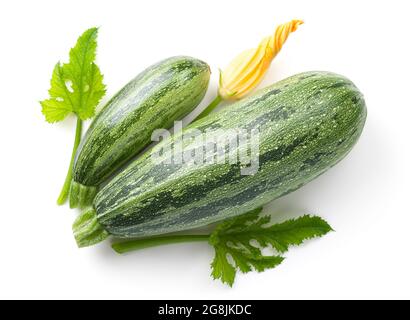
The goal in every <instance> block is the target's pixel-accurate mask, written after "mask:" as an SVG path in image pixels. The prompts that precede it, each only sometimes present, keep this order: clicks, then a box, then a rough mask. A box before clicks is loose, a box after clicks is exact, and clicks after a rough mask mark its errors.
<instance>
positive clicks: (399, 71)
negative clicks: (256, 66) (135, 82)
mask: <svg viewBox="0 0 410 320" xmlns="http://www.w3.org/2000/svg"><path fill="white" fill-rule="evenodd" d="M407 4H408V1H392V0H390V1H357V0H355V1H347V0H345V1H337V2H334V1H272V0H268V1H257V0H252V1H249V0H248V1H239V0H235V1H218V2H212V1H209V0H208V1H192V0H190V1H189V0H187V1H177V0H174V1H162V2H159V1H135V0H133V1H101V0H99V1H84V0H82V1H73V0H70V1H40V0H38V1H7V2H6V1H2V2H1V4H0V41H1V42H0V46H1V47H0V88H1V89H0V90H1V100H0V104H1V106H0V108H1V120H2V121H1V127H0V130H1V132H0V136H1V144H2V146H1V147H2V148H1V150H2V151H1V157H0V164H1V166H0V168H1V169H2V175H1V184H0V189H1V190H0V194H1V209H0V212H1V213H0V228H1V230H0V298H134V299H151V298H158V299H159V298H162V299H168V298H175V299H179V298H193V299H197V298H212V299H222V298H223V299H236V298H249V299H256V298H260V299H285V298H313V299H315V298H325V299H326V298H410V292H409V288H410V275H409V270H410V241H409V234H410V231H409V229H410V210H409V206H410V205H409V198H410V193H409V181H410V175H409V165H410V161H409V160H410V153H409V138H410V135H409V131H410V130H409V126H410V125H409V119H410V103H409V100H410V99H409V91H410V81H409V74H410V68H409V66H410V63H409V60H410V47H409V44H410V37H409V33H410V26H409V24H408V22H407V19H408V13H409V8H408V7H407ZM293 18H299V19H304V20H305V22H306V23H305V24H304V25H303V26H301V27H300V29H299V30H298V31H297V32H296V33H294V34H292V35H291V37H290V38H289V40H288V42H287V43H286V45H285V46H284V49H283V50H282V52H281V53H280V55H279V56H278V57H277V58H276V59H275V61H274V63H273V64H272V67H271V69H270V71H269V74H268V76H267V77H266V79H265V81H264V82H263V83H262V84H261V87H263V86H266V85H268V84H270V83H272V82H274V81H277V80H279V79H282V78H285V77H287V76H290V75H292V74H294V73H297V72H302V71H308V70H329V71H334V72H338V73H341V74H343V75H346V76H348V77H349V78H351V79H352V80H353V81H354V82H355V83H356V84H357V85H358V87H359V88H360V89H361V90H362V92H363V93H364V95H365V98H366V101H367V105H368V113H369V116H368V120H367V124H366V127H365V130H364V132H363V136H362V137H361V140H360V141H359V143H358V144H357V145H356V147H355V149H354V150H353V151H352V152H351V154H350V155H349V156H348V157H347V158H346V159H345V160H344V161H343V162H341V163H340V164H339V165H338V166H337V167H335V168H333V169H332V170H331V171H329V172H328V173H327V174H325V175H323V176H321V177H320V178H319V179H317V180H315V181H314V182H313V183H311V184H309V185H308V186H306V187H304V188H302V189H301V190H299V191H297V192H295V193H293V194H291V195H289V196H287V197H285V198H282V199H280V200H279V201H276V202H275V203H273V204H271V205H269V206H268V207H267V208H266V211H267V212H272V213H276V215H275V220H276V221H282V220H283V219H287V218H289V217H293V216H296V215H299V214H301V213H315V214H318V215H320V216H322V217H324V218H325V219H326V220H327V221H329V222H330V223H331V225H332V226H333V227H334V229H335V230H336V232H335V233H332V234H329V235H328V236H326V237H324V238H322V239H319V240H314V241H310V242H308V243H307V244H306V245H304V246H302V247H300V248H293V249H292V250H290V251H289V253H288V254H287V255H286V256H287V259H286V261H285V262H284V263H283V264H282V265H281V266H280V267H278V268H277V269H275V270H269V271H266V272H264V273H262V274H257V273H251V274H248V275H239V276H238V277H237V281H236V283H235V285H234V287H233V288H232V289H231V288H228V287H225V286H224V285H222V284H220V283H219V282H216V281H213V280H211V278H210V275H209V274H210V268H209V263H210V261H211V259H212V256H213V251H212V249H211V248H210V247H209V246H208V245H207V244H205V243H204V244H186V245H174V246H167V247H162V248H156V249H149V250H145V251H140V252H136V253H132V254H129V255H126V256H119V255H116V254H115V253H113V252H112V251H111V249H110V246H109V241H107V242H105V243H103V244H101V245H99V246H96V247H92V248H88V249H82V250H79V249H77V248H76V245H75V242H74V240H73V237H72V233H71V223H72V221H73V219H74V218H75V217H76V215H77V214H78V212H76V211H72V210H69V209H68V207H66V206H64V207H58V206H57V205H56V204H55V200H56V198H57V195H58V192H59V189H60V187H61V184H62V182H63V180H64V177H65V173H66V169H67V165H68V160H69V156H70V153H71V148H72V142H73V138H74V124H75V123H74V118H69V119H67V120H65V121H64V122H63V123H59V124H55V125H50V124H48V123H46V122H45V120H44V118H43V116H42V114H41V112H40V105H39V103H38V101H39V100H42V99H45V98H46V97H47V90H48V88H49V79H50V76H51V71H52V68H53V66H54V64H55V63H56V62H57V61H58V60H63V61H65V60H66V59H67V54H68V50H69V48H70V47H71V46H72V45H73V44H74V43H75V41H76V39H77V37H78V36H79V35H80V34H81V33H82V32H83V31H84V30H85V29H87V28H89V27H92V26H100V27H101V29H100V33H99V39H98V43H99V47H98V64H99V66H100V67H101V70H102V72H103V73H104V75H105V79H104V80H105V83H106V84H107V86H108V94H107V98H106V99H108V97H109V96H111V95H112V94H114V93H115V92H116V91H117V90H118V89H120V88H121V87H122V86H123V85H124V84H125V83H126V82H128V81H129V80H130V79H131V78H133V77H134V76H135V75H136V74H137V73H138V72H140V71H142V70H143V69H144V68H145V67H147V66H148V65H150V64H152V63H154V62H156V61H158V60H160V59H163V58H166V57H169V56H172V55H180V54H185V55H191V56H194V57H197V58H200V59H203V60H205V61H207V62H208V63H209V64H210V65H211V66H212V70H213V76H212V84H211V85H210V88H209V91H208V94H207V96H206V98H205V100H204V101H203V103H202V104H201V106H200V107H199V109H200V108H203V107H204V106H205V105H206V104H207V103H209V101H210V100H211V99H212V98H213V97H214V95H215V92H216V82H217V76H218V72H217V68H218V67H222V68H223V67H224V66H226V64H227V63H228V62H229V61H230V60H231V59H232V58H233V57H234V56H236V55H237V54H238V53H240V52H241V51H242V50H244V49H247V48H251V47H254V46H256V45H257V44H258V43H259V41H260V40H261V39H262V37H264V36H266V35H269V34H270V33H272V32H273V31H274V28H275V26H276V25H277V24H279V23H283V22H286V21H288V20H291V19H293ZM106 99H105V101H106ZM199 109H198V110H199ZM198 110H197V112H198Z"/></svg>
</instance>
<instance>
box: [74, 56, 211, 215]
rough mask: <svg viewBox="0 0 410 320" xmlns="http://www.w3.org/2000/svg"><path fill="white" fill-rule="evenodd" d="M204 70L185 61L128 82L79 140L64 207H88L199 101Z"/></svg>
mask: <svg viewBox="0 0 410 320" xmlns="http://www.w3.org/2000/svg"><path fill="white" fill-rule="evenodd" d="M209 78H210V69H209V67H208V65H207V64H206V63H205V62H202V61H200V60H197V59H194V58H190V57H183V56H180V57H173V58H169V59H166V60H164V61H161V62H159V63H157V64H155V65H153V66H151V67H149V68H148V69H146V70H145V71H143V72H142V73H140V74H139V75H138V76H137V77H136V78H134V79H133V80H132V81H131V82H129V83H128V84H127V85H126V86H125V87H124V88H123V89H121V90H120V91H119V92H118V93H117V94H116V95H115V96H114V97H113V98H112V99H111V100H110V101H109V102H108V103H107V104H106V105H105V107H104V108H103V109H102V110H101V112H99V113H98V115H97V116H96V118H95V119H94V120H93V122H92V123H91V125H90V128H89V129H88V131H87V133H86V135H85V138H84V139H83V141H82V143H81V145H80V147H79V149H78V152H77V155H76V160H75V164H74V168H73V181H72V184H71V190H70V206H71V207H77V206H79V207H84V206H87V205H90V204H91V203H92V200H93V198H94V196H95V194H96V192H97V189H98V187H99V186H100V185H101V184H102V183H103V182H105V181H106V180H107V179H108V178H109V177H110V176H111V175H112V174H113V173H114V172H115V171H116V170H118V169H119V168H120V167H121V166H122V165H124V163H126V162H127V161H128V160H130V158H132V157H134V156H135V155H136V154H137V153H138V152H140V151H141V150H142V149H143V148H145V147H146V146H147V145H148V144H149V143H150V142H151V134H152V132H153V131H154V130H155V129H157V128H169V127H171V126H172V125H173V122H174V121H175V120H178V119H181V118H183V117H184V116H185V115H187V114H188V113H189V112H191V111H192V110H193V109H194V108H195V107H196V106H197V105H198V104H199V103H200V102H201V100H202V98H203V97H204V95H205V92H206V90H207V88H208V83H209Z"/></svg>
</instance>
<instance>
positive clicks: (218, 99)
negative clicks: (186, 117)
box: [194, 94, 222, 121]
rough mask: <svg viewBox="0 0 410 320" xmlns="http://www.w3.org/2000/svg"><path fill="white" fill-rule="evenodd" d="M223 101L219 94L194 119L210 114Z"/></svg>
mask: <svg viewBox="0 0 410 320" xmlns="http://www.w3.org/2000/svg"><path fill="white" fill-rule="evenodd" d="M221 101H222V97H221V96H220V95H219V94H218V95H217V96H216V97H215V99H214V100H212V102H211V103H210V104H209V105H208V106H207V107H206V108H205V109H204V110H203V111H202V112H201V113H200V114H199V115H198V116H197V117H196V118H195V120H194V121H197V120H199V119H202V118H204V117H206V116H207V115H208V114H210V113H211V112H212V111H213V110H214V109H215V108H216V107H217V106H218V105H219V104H220V103H221Z"/></svg>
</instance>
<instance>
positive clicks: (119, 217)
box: [73, 72, 367, 246]
mask: <svg viewBox="0 0 410 320" xmlns="http://www.w3.org/2000/svg"><path fill="white" fill-rule="evenodd" d="M366 114H367V111H366V105H365V102H364V99H363V96H362V94H361V93H360V91H359V90H358V89H357V88H356V86H355V85H354V84H353V83H352V82H351V81H349V80H348V79H346V78H345V77H342V76H339V75H336V74H333V73H328V72H307V73H302V74H298V75H295V76H292V77H290V78H288V79H285V80H283V81H280V82H278V83H276V84H274V85H272V86H270V87H268V88H266V89H264V90H261V91H259V92H258V93H256V94H255V95H254V96H251V97H249V98H247V99H244V100H242V101H239V102H236V103H234V104H232V105H230V106H228V107H227V108H225V109H223V110H222V111H220V112H218V113H214V114H211V115H209V116H208V117H205V118H203V119H201V120H199V121H197V122H194V123H193V124H191V125H190V126H188V127H187V128H186V129H185V130H184V131H183V134H189V133H190V132H192V131H193V130H200V131H201V132H204V131H205V130H207V129H211V130H214V131H215V130H217V129H220V128H223V129H229V128H243V129H248V130H249V129H259V132H260V138H259V141H260V145H259V150H260V154H259V166H260V167H259V170H258V171H257V172H256V173H255V174H253V175H241V165H240V164H230V163H223V164H214V165H206V164H204V165H196V166H187V165H176V164H165V163H158V162H153V161H152V159H151V158H152V153H146V154H144V155H143V156H142V157H141V158H139V159H137V160H136V161H135V162H133V163H132V164H131V165H130V166H128V167H127V168H126V169H125V170H124V171H123V172H122V173H120V174H119V175H118V176H116V177H115V178H114V179H113V180H112V181H110V182H109V183H108V184H107V185H106V186H105V187H104V188H103V189H101V190H100V191H99V192H98V193H97V195H96V198H95V200H94V206H93V208H91V209H89V210H87V211H86V212H85V213H84V214H83V215H82V216H80V217H79V219H78V220H77V221H76V223H75V224H74V228H73V229H74V235H75V237H76V240H77V243H78V245H79V246H87V245H91V244H93V243H95V242H98V241H100V240H101V239H103V238H105V237H106V236H108V235H114V236H116V237H121V238H129V237H142V236H152V235H158V234H164V233H169V232H175V231H181V230H186V229H191V228H196V227H200V226H204V225H207V224H210V223H213V222H216V221H219V220H222V219H226V218H230V217H233V216H237V215H240V214H244V213H246V212H248V211H251V210H254V209H256V208H258V207H261V206H263V205H265V204H266V203H268V202H270V201H272V200H274V199H276V198H279V197H281V196H283V195H286V194H288V193H290V192H292V191H294V190H296V189H298V188H300V187H302V186H303V185H305V184H306V183H308V182H309V181H311V180H312V179H314V178H316V177H317V176H319V175H320V174H322V173H324V172H325V171H326V170H328V169H329V168H330V167H332V166H333V165H335V164H336V163H338V162H339V161H340V160H341V159H342V158H344V157H345V156H346V155H347V154H348V152H349V151H350V150H351V149H352V148H353V146H354V144H355V143H356V141H357V140H358V138H359V136H360V134H361V132H362V129H363V127H364V123H365V120H366ZM177 138H178V135H177V134H176V135H174V136H172V137H171V138H169V139H166V140H164V141H162V142H161V143H160V144H158V146H157V147H158V148H159V147H162V148H164V147H170V146H172V145H173V144H174V143H175V142H176V141H177ZM164 149H165V148H164Z"/></svg>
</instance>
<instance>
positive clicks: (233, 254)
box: [209, 208, 332, 286]
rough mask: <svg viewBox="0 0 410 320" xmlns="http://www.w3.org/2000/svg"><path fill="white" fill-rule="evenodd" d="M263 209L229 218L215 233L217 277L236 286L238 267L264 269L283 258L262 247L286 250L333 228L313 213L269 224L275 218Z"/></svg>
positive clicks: (210, 240)
mask: <svg viewBox="0 0 410 320" xmlns="http://www.w3.org/2000/svg"><path fill="white" fill-rule="evenodd" d="M261 211H262V209H261V208H260V209H257V210H254V211H252V212H249V213H248V214H245V215H243V216H239V217H237V218H233V219H230V220H227V221H225V222H223V223H221V224H220V225H219V226H218V227H217V228H216V229H215V231H214V232H213V233H212V234H211V236H210V238H209V243H210V244H211V245H212V246H213V247H214V249H215V257H214V260H213V262H212V264H211V267H212V276H213V278H214V279H220V280H221V281H222V282H223V283H226V284H228V285H230V286H232V285H233V283H234V281H235V275H236V271H237V270H239V271H241V272H242V273H247V272H250V271H252V269H253V270H256V271H258V272H262V271H264V270H266V269H270V268H275V267H276V266H278V265H279V264H281V263H282V262H283V260H284V258H283V257H282V256H280V255H271V256H266V255H263V254H262V250H261V249H262V248H267V247H270V246H271V247H272V248H274V249H276V250H277V251H278V252H279V253H284V252H286V251H288V249H289V246H291V245H300V244H302V243H303V242H304V241H305V240H307V239H311V238H315V237H320V236H323V235H325V234H327V233H328V232H330V231H332V228H331V227H330V226H329V224H328V223H327V222H325V221H324V220H323V219H321V218H319V217H315V216H309V215H305V216H303V217H300V218H298V219H291V220H288V221H286V222H283V223H280V224H276V225H272V226H268V224H269V223H270V221H271V218H270V217H269V216H260V215H259V214H260V212H261Z"/></svg>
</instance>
